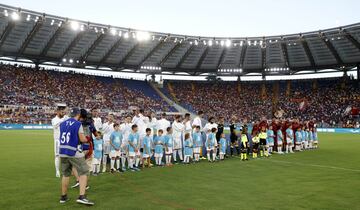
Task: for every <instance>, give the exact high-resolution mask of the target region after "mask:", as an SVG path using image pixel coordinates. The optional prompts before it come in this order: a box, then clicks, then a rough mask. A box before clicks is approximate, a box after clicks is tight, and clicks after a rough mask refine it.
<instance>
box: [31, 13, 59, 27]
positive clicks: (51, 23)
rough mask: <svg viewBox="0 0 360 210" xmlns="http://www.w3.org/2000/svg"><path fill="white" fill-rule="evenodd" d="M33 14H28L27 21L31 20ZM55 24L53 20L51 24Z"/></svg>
mask: <svg viewBox="0 0 360 210" xmlns="http://www.w3.org/2000/svg"><path fill="white" fill-rule="evenodd" d="M30 18H31V15H27V17H26V21H30ZM52 24H54V22H51V25H52Z"/></svg>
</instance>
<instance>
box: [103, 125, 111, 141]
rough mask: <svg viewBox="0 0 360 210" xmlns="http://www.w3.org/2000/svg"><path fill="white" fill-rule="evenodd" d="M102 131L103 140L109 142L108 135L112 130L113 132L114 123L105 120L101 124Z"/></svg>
mask: <svg viewBox="0 0 360 210" xmlns="http://www.w3.org/2000/svg"><path fill="white" fill-rule="evenodd" d="M102 131H103V135H104V136H103V139H104V142H106V143H109V142H110V136H111V134H112V132H114V123H109V122H106V123H104V124H103V125H102Z"/></svg>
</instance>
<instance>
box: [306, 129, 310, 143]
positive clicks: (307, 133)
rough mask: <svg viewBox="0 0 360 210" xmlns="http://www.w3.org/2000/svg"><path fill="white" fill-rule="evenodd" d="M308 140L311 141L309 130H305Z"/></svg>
mask: <svg viewBox="0 0 360 210" xmlns="http://www.w3.org/2000/svg"><path fill="white" fill-rule="evenodd" d="M305 136H306V141H310V136H309V131H305Z"/></svg>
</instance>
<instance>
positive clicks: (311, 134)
mask: <svg viewBox="0 0 360 210" xmlns="http://www.w3.org/2000/svg"><path fill="white" fill-rule="evenodd" d="M309 140H310V141H314V136H313V132H312V131H309Z"/></svg>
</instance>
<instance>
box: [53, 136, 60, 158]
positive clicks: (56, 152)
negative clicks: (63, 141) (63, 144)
mask: <svg viewBox="0 0 360 210" xmlns="http://www.w3.org/2000/svg"><path fill="white" fill-rule="evenodd" d="M59 147H60V141H59V140H57V139H54V154H55V156H59Z"/></svg>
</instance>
